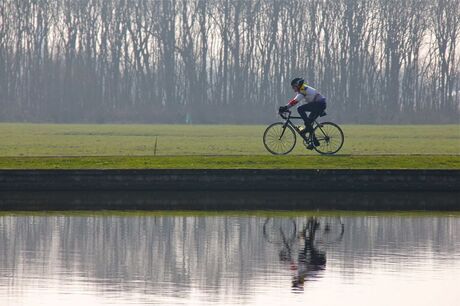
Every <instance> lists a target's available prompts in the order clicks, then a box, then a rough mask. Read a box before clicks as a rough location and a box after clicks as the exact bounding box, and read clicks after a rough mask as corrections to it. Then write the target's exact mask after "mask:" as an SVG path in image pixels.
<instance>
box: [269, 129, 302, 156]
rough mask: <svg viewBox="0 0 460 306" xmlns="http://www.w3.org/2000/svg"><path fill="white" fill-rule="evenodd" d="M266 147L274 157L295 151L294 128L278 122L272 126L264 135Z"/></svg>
mask: <svg viewBox="0 0 460 306" xmlns="http://www.w3.org/2000/svg"><path fill="white" fill-rule="evenodd" d="M263 140H264V146H265V148H266V149H267V150H268V152H270V153H272V154H274V155H284V154H288V153H289V152H291V151H292V149H294V147H295V144H296V136H295V132H294V130H293V128H292V127H290V126H289V125H286V126H284V123H282V122H277V123H273V124H272V125H270V126H269V127H268V128H267V129H266V130H265V133H264V138H263Z"/></svg>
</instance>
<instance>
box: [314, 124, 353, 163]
mask: <svg viewBox="0 0 460 306" xmlns="http://www.w3.org/2000/svg"><path fill="white" fill-rule="evenodd" d="M314 133H315V136H316V139H318V141H319V146H315V147H314V149H315V151H316V152H318V153H320V154H325V155H332V154H334V153H337V152H338V151H339V150H340V149H341V148H342V146H343V142H344V140H345V136H344V135H343V132H342V129H341V128H340V127H339V126H338V125H337V124H335V123H332V122H323V123H319V124H318V125H317V126H316V127H315V130H314Z"/></svg>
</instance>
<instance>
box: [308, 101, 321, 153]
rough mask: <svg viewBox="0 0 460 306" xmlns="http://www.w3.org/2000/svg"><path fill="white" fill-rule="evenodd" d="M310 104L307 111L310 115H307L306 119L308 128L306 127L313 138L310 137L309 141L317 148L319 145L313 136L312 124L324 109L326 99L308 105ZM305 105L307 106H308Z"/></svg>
mask: <svg viewBox="0 0 460 306" xmlns="http://www.w3.org/2000/svg"><path fill="white" fill-rule="evenodd" d="M308 104H310V106H309V109H310V110H311V111H310V114H309V115H308V119H309V121H310V126H309V127H308V132H309V133H310V134H311V135H312V136H313V137H311V141H312V142H313V143H314V145H315V146H319V145H320V143H319V141H318V140H317V139H316V137H315V135H314V134H313V125H312V124H313V122H314V121H315V120H316V119H317V118H318V117H319V116H320V115H321V114H322V113H323V111H324V110H325V109H326V99H322V100H319V101H315V102H311V103H308ZM308 104H307V105H308Z"/></svg>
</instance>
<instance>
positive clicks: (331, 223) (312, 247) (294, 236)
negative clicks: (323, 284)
mask: <svg viewBox="0 0 460 306" xmlns="http://www.w3.org/2000/svg"><path fill="white" fill-rule="evenodd" d="M302 223H303V222H302ZM297 228H298V225H297V222H296V221H295V220H294V219H293V218H289V219H285V218H267V219H266V220H265V222H264V227H263V233H264V237H265V239H266V240H267V241H268V242H270V243H273V244H276V245H278V246H280V247H281V249H280V251H279V254H278V255H279V260H280V261H281V262H284V263H286V264H289V265H290V269H291V271H293V272H294V273H295V275H294V276H293V280H292V288H293V290H296V291H302V290H303V285H304V283H305V281H306V280H309V279H314V278H318V277H320V274H321V271H323V270H324V269H325V267H326V252H324V251H322V249H323V248H324V247H327V246H328V245H331V244H335V243H338V242H339V241H341V240H342V237H343V233H344V224H343V223H342V220H341V218H340V217H322V218H321V217H320V218H316V217H310V218H308V219H307V220H306V223H304V224H303V225H302V228H300V229H301V231H300V232H299V231H298V230H297ZM297 241H299V242H300V243H299V245H297V243H296V242H297ZM320 248H321V250H320ZM294 253H297V254H298V256H297V262H296V260H295V258H293V257H294V256H293V254H294Z"/></svg>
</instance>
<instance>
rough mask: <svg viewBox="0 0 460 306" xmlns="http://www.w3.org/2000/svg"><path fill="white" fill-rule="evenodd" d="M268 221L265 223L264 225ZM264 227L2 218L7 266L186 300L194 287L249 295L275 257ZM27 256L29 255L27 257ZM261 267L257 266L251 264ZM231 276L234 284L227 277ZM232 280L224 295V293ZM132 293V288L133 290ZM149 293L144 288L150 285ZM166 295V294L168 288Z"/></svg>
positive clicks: (229, 221) (218, 221)
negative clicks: (138, 286)
mask: <svg viewBox="0 0 460 306" xmlns="http://www.w3.org/2000/svg"><path fill="white" fill-rule="evenodd" d="M262 221H263V220H262ZM260 222H261V220H260V219H257V218H230V217H215V218H202V217H148V218H143V217H2V218H0V254H1V256H2V257H1V259H0V260H1V263H0V265H1V266H2V267H3V268H4V269H9V270H12V269H15V270H20V269H19V266H20V265H24V264H25V265H27V266H28V268H27V270H28V271H27V273H29V274H36V275H44V276H46V274H48V273H49V272H51V271H56V269H60V268H63V269H66V270H67V271H74V272H84V273H85V276H86V277H90V278H97V279H102V280H103V281H104V283H107V284H108V285H110V284H111V283H112V284H114V285H115V284H120V282H126V283H127V282H129V281H131V280H142V281H145V282H146V283H145V286H147V287H149V288H153V287H155V289H156V290H158V289H159V287H163V286H165V287H168V286H178V287H179V288H182V290H167V291H168V292H176V294H177V295H183V294H187V291H188V290H189V289H190V287H191V286H192V285H193V286H198V287H203V288H204V287H206V288H215V290H216V292H217V291H218V290H238V291H239V292H244V291H245V290H247V288H250V286H248V284H247V283H248V282H250V281H251V279H253V278H254V277H255V273H256V272H255V271H256V270H257V269H256V268H257V267H256V266H255V265H254V262H256V263H259V266H258V267H259V268H263V267H264V266H265V265H266V264H267V263H270V262H272V260H265V258H270V257H272V256H273V254H272V253H273V251H272V250H271V249H269V248H265V247H264V241H263V237H262V236H261V235H260V234H259V230H260V228H261V224H260ZM24 250H27V252H25V251H24ZM249 258H250V259H253V260H254V259H255V261H253V260H252V261H251V260H245V259H249ZM228 275H231V277H226V276H228ZM224 279H225V284H226V286H225V287H220V285H221V283H222V282H223V280H224ZM126 285H128V284H126ZM143 286H144V285H143ZM166 289H167V288H166Z"/></svg>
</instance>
